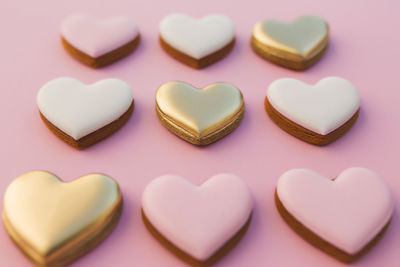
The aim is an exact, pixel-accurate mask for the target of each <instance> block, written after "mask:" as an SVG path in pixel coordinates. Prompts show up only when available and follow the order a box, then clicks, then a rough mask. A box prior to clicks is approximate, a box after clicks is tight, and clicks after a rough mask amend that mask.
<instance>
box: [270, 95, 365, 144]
mask: <svg viewBox="0 0 400 267" xmlns="http://www.w3.org/2000/svg"><path fill="white" fill-rule="evenodd" d="M264 105H265V110H266V111H267V113H268V115H269V117H270V118H271V119H272V120H273V121H274V122H275V123H276V124H277V125H278V126H279V127H280V128H281V129H283V130H284V131H286V132H288V133H289V134H291V135H293V136H295V137H297V138H299V139H301V140H303V141H306V142H308V143H310V144H314V145H318V146H323V145H327V144H329V143H332V142H333V141H335V140H336V139H338V138H339V137H341V136H342V135H344V134H345V133H346V132H347V131H348V130H350V128H351V127H352V126H353V125H354V123H355V122H356V120H357V118H358V114H359V113H360V109H358V110H357V112H356V113H354V115H353V116H352V117H351V118H350V119H349V120H348V121H347V122H345V123H344V124H343V125H342V126H340V127H339V128H337V129H336V130H334V131H332V132H330V133H329V134H327V135H321V134H318V133H315V132H313V131H310V130H308V129H306V128H304V127H302V126H300V125H298V124H297V123H295V122H293V121H291V120H289V119H288V118H286V117H285V116H283V115H282V114H281V113H279V111H277V110H276V109H275V108H274V107H273V106H272V105H271V103H270V102H269V100H268V97H265V102H264Z"/></svg>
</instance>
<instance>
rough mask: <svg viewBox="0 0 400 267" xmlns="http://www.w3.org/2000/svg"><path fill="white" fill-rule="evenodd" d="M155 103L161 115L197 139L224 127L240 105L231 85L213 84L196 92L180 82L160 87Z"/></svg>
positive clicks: (168, 83)
mask: <svg viewBox="0 0 400 267" xmlns="http://www.w3.org/2000/svg"><path fill="white" fill-rule="evenodd" d="M156 103H157V106H158V107H159V109H160V110H161V111H162V112H163V113H164V114H165V115H167V116H168V117H170V118H172V119H173V120H174V121H176V122H178V123H179V124H182V125H184V126H185V127H186V128H188V130H189V131H190V132H192V133H193V134H195V135H198V136H205V135H207V134H209V133H210V132H212V131H213V129H215V128H217V127H218V126H221V125H222V124H224V122H226V121H227V120H229V119H230V118H231V117H233V116H234V115H235V114H236V113H237V112H239V111H240V110H241V108H243V105H244V102H243V96H242V93H241V92H240V91H239V89H237V88H236V87H234V86H233V85H231V84H228V83H213V84H210V85H208V86H206V87H205V88H203V89H197V88H195V87H193V86H191V85H190V84H188V83H185V82H180V81H170V82H166V83H164V84H162V85H161V86H160V87H159V88H158V90H157V93H156Z"/></svg>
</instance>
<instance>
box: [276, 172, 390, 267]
mask: <svg viewBox="0 0 400 267" xmlns="http://www.w3.org/2000/svg"><path fill="white" fill-rule="evenodd" d="M275 200H276V205H277V208H278V211H279V212H280V213H281V215H282V216H283V218H284V219H285V221H286V222H287V223H288V224H289V225H290V226H291V227H292V228H293V230H295V231H296V232H297V233H298V234H300V235H301V236H302V237H303V238H304V239H305V240H307V241H308V242H310V243H311V244H313V245H314V246H316V247H318V248H320V249H322V250H323V251H325V252H327V253H329V254H331V255H332V256H334V257H336V258H337V259H339V260H341V261H344V262H352V261H354V260H356V259H358V258H359V257H361V256H362V255H363V254H364V253H366V252H367V250H369V249H370V248H371V247H372V246H373V245H374V244H375V243H376V242H377V241H378V240H379V239H380V237H382V235H383V234H384V232H385V230H386V228H387V227H388V225H389V223H390V219H391V217H392V213H393V207H394V201H393V199H392V196H391V192H390V190H389V187H388V186H387V184H386V183H385V181H384V180H383V179H382V178H381V177H379V176H378V175H377V174H376V173H374V172H372V171H370V170H368V169H365V168H349V169H347V170H345V171H343V172H342V173H341V174H340V175H339V176H338V177H337V178H336V179H335V180H330V179H328V178H326V177H324V176H322V175H320V174H318V173H316V172H314V171H311V170H306V169H293V170H290V171H288V172H286V173H284V174H283V175H282V176H281V177H280V178H279V181H278V184H277V187H276V194H275Z"/></svg>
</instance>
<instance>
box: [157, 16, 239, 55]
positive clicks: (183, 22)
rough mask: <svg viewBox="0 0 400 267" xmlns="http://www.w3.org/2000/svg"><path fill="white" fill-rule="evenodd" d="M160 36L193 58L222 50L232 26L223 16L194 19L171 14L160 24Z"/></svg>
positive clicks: (233, 33) (233, 29) (229, 35)
mask: <svg viewBox="0 0 400 267" xmlns="http://www.w3.org/2000/svg"><path fill="white" fill-rule="evenodd" d="M160 36H161V37H162V39H163V40H164V41H165V42H167V43H168V44H169V45H170V46H172V47H174V48H175V49H177V50H179V51H181V52H183V53H184V54H186V55H189V56H191V57H192V58H195V59H201V58H203V57H205V56H207V55H209V54H212V53H213V52H216V51H218V50H220V49H222V48H223V47H224V46H226V45H228V44H229V43H230V42H231V41H232V40H233V39H234V38H235V25H234V24H233V21H232V20H231V19H230V18H228V17H227V16H224V15H219V14H213V15H209V16H206V17H203V18H201V19H194V18H192V17H190V16H188V15H186V14H171V15H168V16H166V17H165V18H164V19H163V20H162V21H161V23H160Z"/></svg>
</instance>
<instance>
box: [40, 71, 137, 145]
mask: <svg viewBox="0 0 400 267" xmlns="http://www.w3.org/2000/svg"><path fill="white" fill-rule="evenodd" d="M37 105H38V107H39V111H40V116H41V118H42V119H43V121H44V122H45V124H46V125H47V127H48V128H49V129H50V130H51V131H52V132H53V133H54V134H55V135H56V136H58V137H59V138H61V139H62V140H63V141H65V142H66V143H68V144H70V145H71V146H73V147H75V148H78V149H83V148H86V147H88V146H90V145H92V144H94V143H96V142H98V141H100V140H102V139H104V138H106V137H107V136H109V135H111V134H113V133H114V132H116V131H117V130H118V129H119V128H121V127H122V126H123V125H124V124H125V123H126V122H127V121H128V119H129V118H130V116H131V114H132V112H133V107H134V101H133V96H132V90H131V88H130V87H129V85H128V84H127V83H125V82H123V81H121V80H118V79H105V80H101V81H98V82H96V83H94V84H92V85H85V84H84V83H82V82H81V81H79V80H77V79H73V78H68V77H62V78H57V79H54V80H51V81H50V82H48V83H46V84H45V85H44V86H43V87H42V88H41V89H40V90H39V93H38V95H37Z"/></svg>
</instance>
